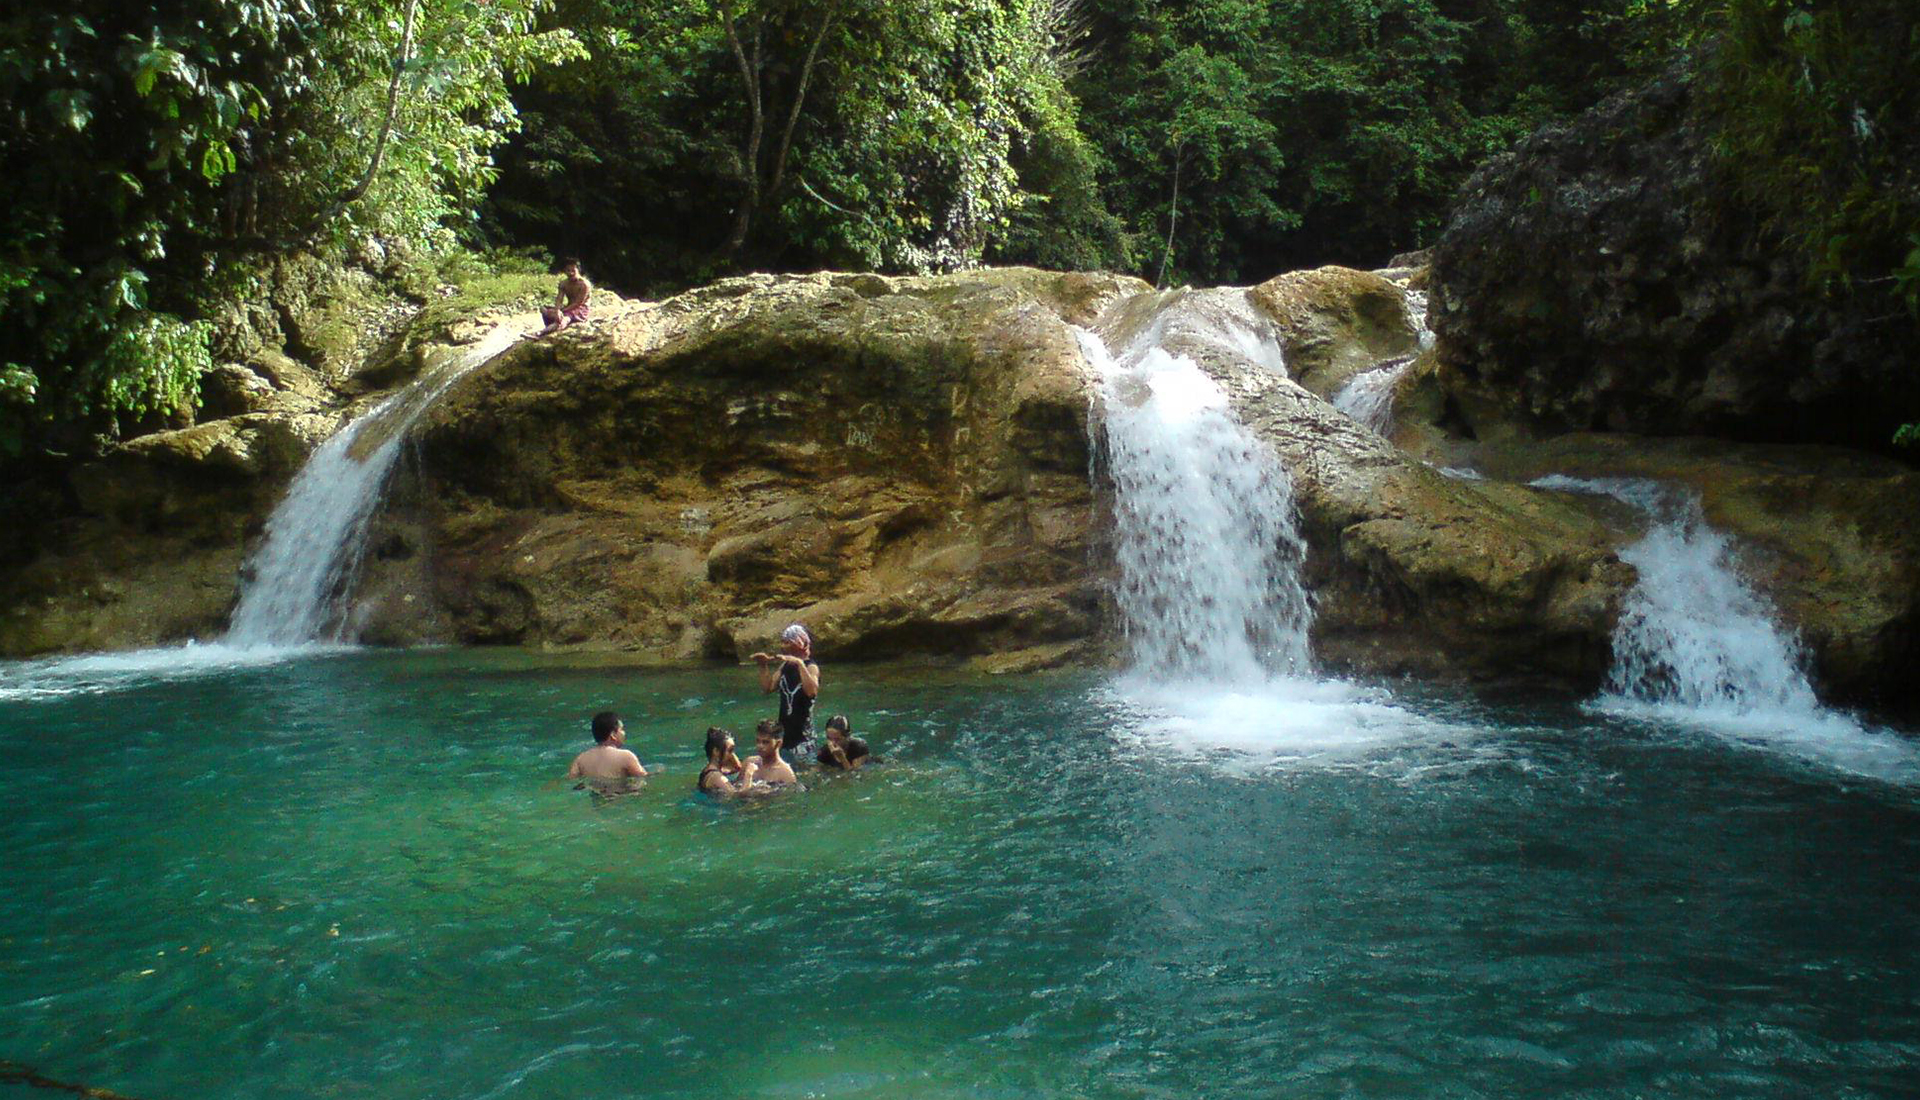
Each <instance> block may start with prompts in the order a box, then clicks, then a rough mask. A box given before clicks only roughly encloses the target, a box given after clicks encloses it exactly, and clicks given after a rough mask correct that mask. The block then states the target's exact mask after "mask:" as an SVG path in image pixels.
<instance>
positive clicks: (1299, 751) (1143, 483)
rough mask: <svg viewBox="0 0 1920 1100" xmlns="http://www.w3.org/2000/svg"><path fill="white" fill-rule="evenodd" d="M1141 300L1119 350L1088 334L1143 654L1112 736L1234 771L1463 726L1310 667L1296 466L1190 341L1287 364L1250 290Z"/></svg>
mask: <svg viewBox="0 0 1920 1100" xmlns="http://www.w3.org/2000/svg"><path fill="white" fill-rule="evenodd" d="M1142 304H1147V305H1151V306H1152V307H1153V309H1154V312H1153V313H1152V315H1151V316H1150V317H1146V318H1144V323H1142V324H1138V325H1137V326H1136V327H1135V329H1134V330H1133V331H1134V333H1135V334H1134V336H1133V338H1132V339H1131V340H1130V341H1128V342H1127V343H1126V344H1125V346H1124V350H1123V351H1122V352H1121V354H1119V355H1113V354H1110V353H1109V351H1108V348H1107V346H1106V344H1105V343H1103V342H1102V340H1101V339H1100V338H1099V337H1097V336H1095V335H1093V334H1092V333H1081V334H1080V342H1081V347H1082V350H1083V352H1084V354H1085V355H1086V358H1087V361H1088V363H1089V364H1091V365H1092V366H1093V368H1094V369H1095V370H1096V372H1097V373H1098V374H1099V377H1100V380H1101V400H1100V406H1099V410H1098V411H1099V429H1098V436H1099V438H1100V439H1102V440H1103V443H1104V447H1103V457H1104V473H1105V474H1106V477H1107V480H1109V481H1110V482H1111V484H1112V487H1113V502H1112V506H1113V523H1114V530H1113V540H1114V556H1115V564H1116V566H1117V573H1118V578H1117V581H1116V586H1115V601H1116V603H1117V604H1118V605H1119V612H1120V615H1121V619H1122V625H1123V629H1124V630H1125V632H1126V639H1127V643H1128V648H1129V654H1128V656H1129V657H1130V659H1131V661H1130V667H1129V669H1128V671H1126V672H1125V673H1123V674H1122V675H1121V676H1120V677H1119V678H1118V679H1116V680H1115V681H1114V683H1113V684H1112V686H1111V688H1110V689H1109V692H1108V694H1107V697H1106V699H1105V700H1104V702H1105V705H1110V706H1113V707H1114V708H1116V711H1117V712H1118V713H1120V714H1121V715H1124V716H1125V719H1124V721H1121V722H1119V723H1117V725H1116V734H1117V735H1118V736H1120V737H1121V738H1122V740H1124V741H1131V742H1133V743H1135V744H1136V745H1137V747H1139V748H1140V749H1141V750H1142V751H1143V753H1144V754H1145V755H1147V756H1148V757H1159V756H1164V755H1167V754H1173V755H1176V756H1182V757H1197V758H1202V759H1205V760H1207V761H1209V762H1210V763H1211V764H1213V765H1215V766H1219V767H1224V768H1226V769H1228V770H1230V771H1236V772H1246V771H1249V770H1256V771H1257V770H1260V769H1264V768H1268V767H1273V766H1287V765H1291V764H1301V763H1305V764H1310V765H1311V766H1315V767H1319V766H1324V765H1326V764H1328V763H1331V762H1333V761H1336V760H1345V761H1351V760H1353V759H1355V754H1356V753H1365V752H1367V751H1369V750H1372V749H1374V748H1376V747H1378V746H1381V745H1383V744H1386V743H1390V742H1400V741H1406V740H1408V739H1409V738H1415V739H1431V740H1435V741H1438V740H1440V739H1442V738H1444V737H1447V736H1458V731H1456V730H1453V729H1450V728H1447V727H1443V726H1441V725H1439V724H1437V723H1432V722H1428V721H1425V720H1423V719H1420V718H1419V717H1417V716H1415V715H1412V714H1409V713H1408V712H1406V711H1404V710H1402V709H1400V708H1399V707H1397V706H1395V705H1393V702H1392V696H1391V695H1390V694H1389V693H1388V692H1386V691H1385V690H1383V689H1378V688H1365V687H1360V686H1357V685H1354V684H1349V683H1344V682H1341V681H1336V680H1320V679H1315V678H1313V677H1312V676H1311V674H1310V669H1311V664H1312V654H1311V650H1310V646H1309V642H1308V629H1309V627H1310V626H1311V625H1312V619H1313V614H1312V606H1311V603H1310V601H1309V599H1308V596H1307V592H1306V589H1305V587H1304V585H1303V584H1302V582H1301V569H1302V566H1303V565H1304V563H1305V560H1306V553H1307V548H1306V543H1305V540H1304V539H1302V538H1301V536H1300V533H1299V531H1298V528H1297V526H1296V522H1295V506H1294V499H1293V484H1292V479H1291V478H1290V477H1289V475H1288V473H1287V470H1286V469H1285V467H1284V466H1282V465H1281V464H1280V462H1279V461H1278V459H1277V457H1276V456H1275V455H1274V454H1273V453H1272V452H1271V451H1270V450H1269V449H1268V447H1267V446H1266V444H1265V443H1263V442H1262V441H1261V440H1260V439H1259V438H1258V437H1256V436H1255V435H1254V434H1253V433H1252V432H1250V431H1249V430H1248V429H1247V428H1246V427H1245V426H1244V425H1242V424H1241V423H1240V422H1239V421H1238V420H1237V419H1236V418H1235V417H1234V415H1233V412H1232V410H1231V408H1230V406H1229V404H1228V399H1227V395H1226V392H1225V391H1224V390H1223V389H1222V388H1221V385H1220V384H1219V383H1218V382H1216V381H1215V380H1214V378H1213V377H1212V376H1211V375H1209V374H1208V373H1207V372H1206V371H1205V370H1203V369H1201V368H1200V366H1199V365H1198V364H1197V363H1196V362H1195V361H1194V359H1193V358H1191V357H1190V356H1189V355H1187V354H1181V352H1183V351H1191V352H1192V353H1193V354H1195V355H1202V356H1204V357H1207V358H1208V359H1213V358H1215V357H1220V358H1224V359H1228V360H1237V361H1238V362H1239V363H1240V364H1241V365H1242V366H1243V367H1244V368H1246V369H1250V370H1257V371H1276V372H1280V373H1285V369H1286V367H1285V361H1284V356H1283V355H1282V353H1281V349H1280V346H1279V343H1278V341H1277V340H1275V339H1272V338H1266V339H1262V338H1261V337H1260V332H1261V326H1260V325H1259V323H1258V319H1257V318H1253V319H1251V320H1249V319H1243V318H1242V316H1241V312H1240V311H1241V310H1243V309H1245V308H1246V307H1245V305H1244V303H1243V302H1242V301H1241V300H1239V299H1238V298H1236V297H1234V296H1232V295H1229V294H1227V293H1225V292H1200V293H1197V294H1189V295H1186V296H1176V297H1174V298H1172V299H1171V300H1160V301H1157V302H1153V303H1142ZM1134 319H1135V320H1136V321H1139V320H1142V319H1143V318H1141V316H1140V314H1139V313H1136V314H1135V318H1134ZM1176 349H1177V350H1176Z"/></svg>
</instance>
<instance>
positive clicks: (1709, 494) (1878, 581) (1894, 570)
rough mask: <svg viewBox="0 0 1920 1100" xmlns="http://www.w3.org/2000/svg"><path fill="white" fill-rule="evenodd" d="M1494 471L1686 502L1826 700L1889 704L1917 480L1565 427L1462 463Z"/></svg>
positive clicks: (1869, 463)
mask: <svg viewBox="0 0 1920 1100" xmlns="http://www.w3.org/2000/svg"><path fill="white" fill-rule="evenodd" d="M1475 458H1476V460H1477V461H1479V462H1480V463H1481V464H1482V465H1483V467H1484V468H1485V469H1487V470H1488V471H1489V472H1490V473H1493V474H1495V475H1496V476H1504V477H1508V478H1513V479H1516V480H1520V479H1526V480H1530V479H1532V478H1536V477H1540V476H1543V475H1546V474H1566V475H1569V476H1572V477H1641V478H1651V479H1653V480H1656V481H1659V482H1660V483H1662V484H1666V485H1674V486H1680V487H1683V488H1686V489H1689V490H1691V491H1692V492H1694V493H1697V494H1699V496H1700V499H1701V504H1702V507H1703V509H1704V511H1705V512H1706V517H1707V521H1708V522H1709V523H1711V524H1713V526H1714V527H1716V528H1718V529H1719V530H1721V531H1724V532H1726V533H1727V534H1729V535H1731V536H1732V537H1733V539H1734V542H1735V545H1736V546H1737V547H1738V550H1739V557H1740V561H1739V566H1740V568H1741V571H1742V573H1743V574H1744V575H1745V577H1746V578H1747V580H1748V581H1749V583H1751V584H1752V585H1753V586H1754V588H1755V589H1756V590H1757V591H1758V592H1760V593H1761V594H1763V595H1764V596H1765V597H1766V598H1767V599H1768V600H1769V601H1770V602H1771V603H1772V604H1773V605H1774V607H1775V609H1776V610H1777V612H1778V613H1779V617H1780V620H1781V624H1782V625H1783V626H1784V627H1786V628H1787V630H1788V631H1789V632H1790V633H1792V634H1794V635H1795V636H1797V637H1798V638H1799V640H1800V641H1801V642H1802V643H1803V645H1804V646H1805V647H1806V649H1807V651H1808V653H1809V655H1810V656H1811V658H1812V669H1811V671H1812V673H1813V675H1814V680H1815V683H1816V684H1817V685H1818V686H1819V687H1820V688H1821V690H1822V692H1823V694H1825V695H1826V696H1828V697H1834V698H1840V699H1849V700H1865V701H1871V702H1897V701H1899V700H1903V699H1910V698H1912V696H1913V693H1914V685H1913V683H1912V678H1913V670H1914V669H1915V668H1920V528H1916V527H1915V525H1914V523H1913V515H1914V507H1915V505H1916V504H1920V473H1916V472H1915V471H1913V470H1912V469H1910V468H1908V467H1906V466H1903V465H1902V464H1900V463H1897V462H1890V461H1886V460H1882V459H1878V458H1873V457H1871V456H1868V455H1865V454H1862V453H1860V452H1857V451H1848V450H1843V449H1839V448H1832V447H1796V446H1766V445H1755V444H1739V443H1728V442H1725V441H1720V440H1712V439H1704V438H1698V437H1694V438H1671V439H1652V438H1645V437H1637V436H1622V435H1605V434H1595V433H1578V434H1573V435H1566V436H1561V437H1557V438H1555V439H1552V440H1547V441H1543V442H1540V443H1537V444H1535V443H1524V442H1520V441H1514V440H1508V441H1504V442H1502V443H1500V444H1498V445H1489V446H1486V447H1483V448H1481V450H1480V452H1479V453H1478V454H1477V455H1476V456H1475Z"/></svg>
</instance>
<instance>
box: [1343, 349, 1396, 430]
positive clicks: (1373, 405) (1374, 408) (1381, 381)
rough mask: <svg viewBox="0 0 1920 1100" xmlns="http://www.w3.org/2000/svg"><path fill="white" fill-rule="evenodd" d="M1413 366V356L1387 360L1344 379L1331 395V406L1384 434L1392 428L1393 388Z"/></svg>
mask: <svg viewBox="0 0 1920 1100" xmlns="http://www.w3.org/2000/svg"><path fill="white" fill-rule="evenodd" d="M1412 366H1413V356H1411V355H1406V356H1402V357H1400V358H1398V359H1389V360H1387V361H1386V362H1385V363H1382V364H1381V365H1379V366H1377V367H1375V368H1373V369H1372V370H1368V371H1362V372H1360V373H1359V374H1356V375H1354V376H1353V377H1352V378H1350V379H1348V380H1347V384H1346V385H1344V386H1342V387H1340V392H1338V393H1336V394H1334V395H1333V402H1332V403H1333V407H1334V408H1336V409H1339V410H1340V411H1341V412H1343V413H1346V414H1347V415H1348V416H1351V417H1353V418H1354V419H1355V420H1358V421H1359V422H1360V423H1361V424H1363V425H1365V426H1366V427H1368V428H1370V429H1372V430H1373V431H1375V432H1377V433H1379V434H1380V435H1386V434H1387V432H1388V431H1389V430H1391V429H1392V427H1393V388H1394V387H1395V386H1397V385H1399V384H1400V379H1401V378H1402V377H1404V376H1405V375H1406V373H1407V371H1408V370H1409V369H1410V368H1412Z"/></svg>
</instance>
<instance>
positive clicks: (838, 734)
mask: <svg viewBox="0 0 1920 1100" xmlns="http://www.w3.org/2000/svg"><path fill="white" fill-rule="evenodd" d="M852 734H853V731H852V730H851V729H849V728H847V716H846V715H844V714H836V715H834V716H833V717H832V718H829V719H827V740H829V741H832V742H834V743H835V744H838V743H839V742H841V741H845V740H846V739H847V738H848V737H849V736H851V735H852Z"/></svg>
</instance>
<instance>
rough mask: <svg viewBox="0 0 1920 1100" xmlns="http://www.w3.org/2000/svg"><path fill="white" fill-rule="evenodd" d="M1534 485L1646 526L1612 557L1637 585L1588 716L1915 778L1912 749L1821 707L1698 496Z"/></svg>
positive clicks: (1791, 647)
mask: <svg viewBox="0 0 1920 1100" xmlns="http://www.w3.org/2000/svg"><path fill="white" fill-rule="evenodd" d="M1534 484H1535V485H1536V486H1539V487H1540V488H1543V489H1558V490H1562V491H1567V492H1582V493H1598V494H1603V495H1606V496H1610V497H1613V498H1615V499H1617V500H1621V501H1625V502H1626V503H1628V504H1632V505H1633V506H1635V507H1636V508H1639V509H1640V510H1641V511H1643V512H1645V513H1646V515H1647V517H1648V520H1649V527H1648V529H1647V533H1646V534H1645V535H1644V536H1643V537H1642V538H1641V539H1640V541H1638V542H1636V543H1634V544H1633V545H1632V546H1629V547H1627V548H1626V549H1624V550H1622V551H1621V552H1620V557H1621V560H1623V561H1625V562H1627V563H1628V564H1630V565H1632V566H1633V567H1634V568H1635V569H1636V570H1638V571H1639V580H1638V581H1637V582H1636V583H1635V585H1634V587H1633V590H1632V591H1631V592H1629V593H1628V595H1627V598H1626V601H1625V603H1624V604H1623V605H1622V607H1621V611H1620V620H1619V622H1618V623H1617V624H1615V627H1614V633H1613V667H1612V669H1611V670H1610V671H1609V672H1608V674H1607V684H1606V687H1605V688H1604V690H1603V692H1602V694H1601V696H1600V697H1599V698H1598V699H1596V700H1595V701H1594V703H1593V706H1594V707H1595V709H1597V710H1601V711H1604V712H1606V713H1611V714H1618V715H1622V716H1625V717H1630V718H1639V719H1650V720H1655V721H1664V722H1678V723H1682V724H1685V725H1688V726H1692V727H1697V728H1700V729H1704V730H1707V731H1709V732H1712V733H1714V734H1717V735H1719V736H1722V737H1724V738H1727V739H1729V740H1732V741H1735V742H1737V743H1741V744H1747V745H1752V746H1756V747H1768V748H1774V749H1778V750H1784V751H1788V752H1791V753H1793V754H1794V755H1797V756H1801V757H1805V758H1809V759H1813V760H1817V761H1819V762H1822V763H1825V764H1828V765H1830V766H1833V767H1836V768H1839V769H1841V770H1844V771H1849V772H1853V773H1856V774H1859V775H1866V776H1871V777H1875V778H1882V779H1892V780H1899V781H1908V780H1911V779H1914V778H1917V777H1920V752H1917V751H1916V748H1915V746H1914V745H1912V744H1911V743H1909V742H1907V741H1906V740H1905V739H1904V738H1901V737H1899V736H1898V735H1896V734H1893V733H1890V732H1888V731H1884V730H1875V729H1871V728H1869V727H1867V726H1865V725H1862V724H1861V723H1860V722H1859V721H1857V720H1856V719H1854V718H1853V717H1852V716H1850V715H1847V714H1844V713H1842V712H1839V711H1836V710H1833V709H1831V708H1828V707H1824V706H1822V705H1821V703H1820V700H1819V698H1818V696H1817V695H1816V694H1815V693H1814V690H1813V685H1812V684H1811V683H1810V682H1809V681H1808V679H1807V675H1806V671H1805V656H1804V654H1803V652H1802V651H1801V649H1800V646H1799V644H1798V642H1797V641H1796V639H1795V638H1794V637H1793V635H1792V634H1791V633H1790V632H1789V631H1788V630H1786V629H1785V628H1784V627H1783V626H1782V625H1781V624H1780V621H1779V616H1778V613H1777V612H1776V611H1775V609H1774V607H1773V605H1772V603H1771V602H1769V601H1768V600H1767V599H1766V597H1765V596H1764V595H1763V594H1761V593H1760V592H1758V591H1757V590H1755V589H1754V588H1753V587H1752V586H1751V585H1750V584H1748V583H1747V581H1746V580H1745V579H1744V578H1742V577H1741V575H1740V573H1739V570H1738V568H1737V565H1738V563H1737V561H1736V554H1735V549H1736V548H1735V546H1734V545H1733V543H1732V541H1731V540H1730V539H1728V537H1727V536H1726V535H1725V534H1724V533H1722V532H1720V531H1717V530H1715V529H1714V528H1713V527H1712V526H1711V525H1710V524H1708V523H1707V520H1706V516H1705V514H1704V513H1703V512H1702V511H1701V508H1700V502H1699V499H1698V497H1696V496H1695V495H1693V494H1691V493H1688V492H1685V491H1682V490H1678V489H1673V488H1668V487H1664V486H1662V485H1660V484H1659V483H1657V482H1653V481H1647V480H1643V479H1632V478H1598V479H1575V478H1568V477H1560V476H1553V477H1546V478H1541V479H1539V480H1538V481H1535V482H1534Z"/></svg>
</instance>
